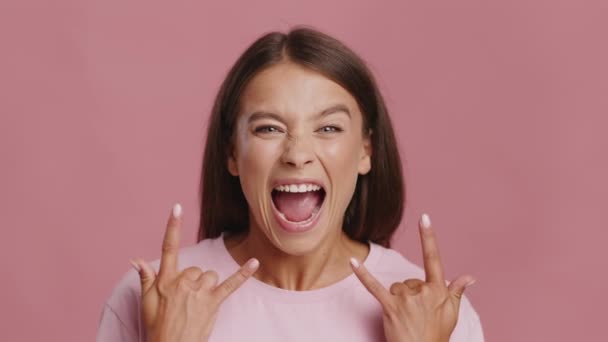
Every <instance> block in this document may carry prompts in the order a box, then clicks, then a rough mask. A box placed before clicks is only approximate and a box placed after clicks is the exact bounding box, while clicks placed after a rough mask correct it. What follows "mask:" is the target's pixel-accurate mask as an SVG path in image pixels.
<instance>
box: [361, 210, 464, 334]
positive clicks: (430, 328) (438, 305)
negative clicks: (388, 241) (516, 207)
mask: <svg viewBox="0 0 608 342" xmlns="http://www.w3.org/2000/svg"><path fill="white" fill-rule="evenodd" d="M425 216H426V217H425ZM419 230H420V241H421V243H422V254H423V257H424V271H425V274H426V281H422V280H420V279H407V280H405V281H404V282H402V283H394V284H393V285H392V286H391V288H390V291H389V290H387V289H386V288H385V287H384V286H383V285H382V284H381V283H380V282H379V281H378V280H377V279H376V278H374V276H373V275H372V274H371V273H369V271H368V270H367V269H366V268H365V266H363V265H359V263H358V262H357V261H356V260H355V259H351V264H352V266H353V271H354V273H355V274H356V275H357V277H358V278H359V280H361V283H363V285H364V286H365V287H366V288H367V290H368V291H369V292H370V293H371V294H372V295H373V296H374V297H376V299H377V300H378V301H379V302H380V304H381V305H382V308H383V323H384V334H385V337H386V340H387V341H388V342H406V341H407V342H448V341H449V339H450V335H451V334H452V331H453V330H454V328H455V327H456V322H457V320H458V309H459V307H460V298H461V297H462V294H463V293H464V290H465V288H466V287H467V286H469V285H472V284H473V283H474V282H475V280H474V279H473V277H471V276H460V277H458V278H456V279H455V280H454V281H452V282H451V283H450V285H449V286H446V283H445V280H444V278H443V266H442V264H441V259H440V256H439V248H438V247H437V242H436V241H435V234H434V233H433V231H432V230H431V226H430V220H429V218H428V215H426V214H425V215H422V218H421V220H420V222H419Z"/></svg>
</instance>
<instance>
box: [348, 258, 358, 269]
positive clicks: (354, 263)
mask: <svg viewBox="0 0 608 342" xmlns="http://www.w3.org/2000/svg"><path fill="white" fill-rule="evenodd" d="M350 264H351V265H353V267H354V268H359V261H357V259H355V258H350Z"/></svg>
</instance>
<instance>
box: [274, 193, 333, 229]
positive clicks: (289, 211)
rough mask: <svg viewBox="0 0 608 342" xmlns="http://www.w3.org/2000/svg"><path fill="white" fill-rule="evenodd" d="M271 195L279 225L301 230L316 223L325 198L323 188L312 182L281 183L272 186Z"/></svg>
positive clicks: (309, 227)
mask: <svg viewBox="0 0 608 342" xmlns="http://www.w3.org/2000/svg"><path fill="white" fill-rule="evenodd" d="M271 197H272V203H273V211H274V212H275V216H276V217H277V220H278V221H279V224H280V225H281V227H282V228H284V229H285V230H287V231H291V232H301V231H306V230H309V229H311V228H312V227H313V226H314V223H316V221H317V219H318V217H319V213H320V211H321V208H322V207H323V202H324V200H325V189H323V187H322V186H320V185H318V184H314V183H301V184H283V185H278V186H276V187H274V189H273V190H272V193H271Z"/></svg>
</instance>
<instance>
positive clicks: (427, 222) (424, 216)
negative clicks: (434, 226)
mask: <svg viewBox="0 0 608 342" xmlns="http://www.w3.org/2000/svg"><path fill="white" fill-rule="evenodd" d="M422 228H426V229H428V228H431V219H430V218H429V215H428V214H422Z"/></svg>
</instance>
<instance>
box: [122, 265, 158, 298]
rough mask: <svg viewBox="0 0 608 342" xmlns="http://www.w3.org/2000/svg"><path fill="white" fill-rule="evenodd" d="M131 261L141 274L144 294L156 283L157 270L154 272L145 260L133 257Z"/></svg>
mask: <svg viewBox="0 0 608 342" xmlns="http://www.w3.org/2000/svg"><path fill="white" fill-rule="evenodd" d="M129 261H130V262H131V265H133V268H134V269H135V270H136V271H137V273H138V274H139V280H140V281H141V294H142V295H143V294H144V293H146V292H148V290H150V288H151V287H152V286H153V285H154V280H156V272H154V270H153V269H152V268H151V267H150V266H149V265H148V264H147V263H146V262H145V261H143V260H140V259H132V260H129Z"/></svg>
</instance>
